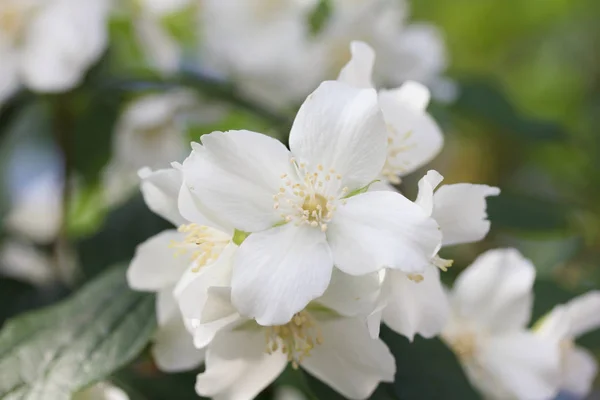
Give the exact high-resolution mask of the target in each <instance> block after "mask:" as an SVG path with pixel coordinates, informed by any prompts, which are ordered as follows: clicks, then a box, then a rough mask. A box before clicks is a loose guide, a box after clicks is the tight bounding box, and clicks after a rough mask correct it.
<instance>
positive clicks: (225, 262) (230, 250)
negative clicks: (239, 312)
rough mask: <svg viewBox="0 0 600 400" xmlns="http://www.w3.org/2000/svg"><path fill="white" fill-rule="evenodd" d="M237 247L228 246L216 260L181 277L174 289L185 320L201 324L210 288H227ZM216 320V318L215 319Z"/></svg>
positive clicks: (229, 283) (189, 270)
mask: <svg viewBox="0 0 600 400" xmlns="http://www.w3.org/2000/svg"><path fill="white" fill-rule="evenodd" d="M236 249H237V246H236V245H235V244H233V243H230V244H228V245H227V246H226V247H225V249H223V251H222V253H221V255H220V256H219V258H217V260H216V261H215V262H214V263H212V264H209V265H206V266H204V267H202V268H201V269H200V271H195V270H194V269H192V268H190V269H188V270H187V271H185V273H184V274H183V276H182V277H181V280H180V281H179V282H178V283H177V287H176V288H175V297H176V298H177V302H178V303H179V307H180V309H181V313H182V315H183V316H184V317H185V318H188V319H195V320H198V321H200V322H203V319H204V314H205V312H207V311H208V310H206V302H207V299H208V290H209V288H211V287H229V286H230V285H231V272H232V268H233V254H234V252H235V251H236ZM215 319H216V318H215Z"/></svg>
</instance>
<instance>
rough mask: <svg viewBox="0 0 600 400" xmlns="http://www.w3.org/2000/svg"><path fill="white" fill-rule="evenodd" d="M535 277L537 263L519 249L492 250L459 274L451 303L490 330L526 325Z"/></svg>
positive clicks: (500, 330)
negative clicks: (533, 262) (532, 261)
mask: <svg viewBox="0 0 600 400" xmlns="http://www.w3.org/2000/svg"><path fill="white" fill-rule="evenodd" d="M534 280H535V267H534V266H533V265H532V264H531V262H530V261H529V260H527V259H526V258H524V257H523V256H522V255H521V254H520V253H519V252H518V251H517V250H515V249H497V250H489V251H487V252H485V253H483V254H482V255H480V256H479V257H478V258H477V259H476V260H475V261H474V262H473V264H471V265H470V266H469V267H468V268H467V269H466V270H464V271H463V272H462V273H461V274H460V276H459V277H458V279H457V280H456V282H455V283H454V291H453V294H452V298H451V304H452V307H453V309H454V311H455V312H456V313H457V314H458V315H459V316H462V317H464V318H466V319H468V320H471V321H474V322H476V323H478V324H480V325H481V326H482V327H486V328H488V329H489V330H491V331H495V332H506V331H511V330H514V329H520V328H524V327H525V326H526V325H527V322H528V321H529V317H530V315H531V306H532V296H533V294H532V287H533V281H534Z"/></svg>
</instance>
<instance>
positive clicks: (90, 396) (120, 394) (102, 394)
mask: <svg viewBox="0 0 600 400" xmlns="http://www.w3.org/2000/svg"><path fill="white" fill-rule="evenodd" d="M72 400H129V396H128V395H127V393H125V392H124V391H123V389H121V388H119V387H117V386H115V385H112V384H110V383H108V382H99V383H96V384H94V385H92V386H90V387H89V388H87V389H85V390H82V391H80V392H77V393H75V394H74V395H73V397H72Z"/></svg>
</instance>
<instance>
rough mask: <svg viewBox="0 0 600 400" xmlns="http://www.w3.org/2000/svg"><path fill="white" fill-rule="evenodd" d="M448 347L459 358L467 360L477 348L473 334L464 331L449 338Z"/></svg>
mask: <svg viewBox="0 0 600 400" xmlns="http://www.w3.org/2000/svg"><path fill="white" fill-rule="evenodd" d="M450 347H451V348H452V350H453V351H454V353H455V354H456V355H457V356H458V357H459V358H460V359H462V360H468V359H470V358H472V357H473V356H474V355H475V352H476V350H477V341H476V338H475V334H473V333H471V332H464V333H462V334H460V335H458V336H457V337H455V338H453V339H452V340H450Z"/></svg>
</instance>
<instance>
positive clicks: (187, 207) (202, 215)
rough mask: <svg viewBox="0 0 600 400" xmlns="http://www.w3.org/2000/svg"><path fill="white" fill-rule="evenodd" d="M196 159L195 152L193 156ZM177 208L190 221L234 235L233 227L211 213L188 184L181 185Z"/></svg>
mask: <svg viewBox="0 0 600 400" xmlns="http://www.w3.org/2000/svg"><path fill="white" fill-rule="evenodd" d="M190 157H194V152H192V156H190ZM177 206H178V209H179V212H180V213H181V215H182V216H183V217H184V218H185V219H186V220H188V221H190V222H194V223H196V224H198V225H206V226H210V227H213V228H215V229H218V230H220V231H221V232H226V233H229V234H231V235H233V231H234V227H233V225H231V224H229V223H227V222H225V221H223V218H219V216H218V215H216V214H214V213H213V212H211V211H210V210H209V209H208V208H207V207H206V206H205V205H204V204H202V203H201V202H200V200H199V199H198V198H197V197H196V196H194V195H193V194H192V192H191V191H190V189H189V187H188V185H187V184H185V183H184V184H183V185H181V189H180V191H179V198H178V200H177Z"/></svg>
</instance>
